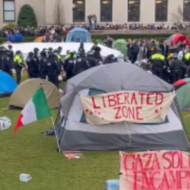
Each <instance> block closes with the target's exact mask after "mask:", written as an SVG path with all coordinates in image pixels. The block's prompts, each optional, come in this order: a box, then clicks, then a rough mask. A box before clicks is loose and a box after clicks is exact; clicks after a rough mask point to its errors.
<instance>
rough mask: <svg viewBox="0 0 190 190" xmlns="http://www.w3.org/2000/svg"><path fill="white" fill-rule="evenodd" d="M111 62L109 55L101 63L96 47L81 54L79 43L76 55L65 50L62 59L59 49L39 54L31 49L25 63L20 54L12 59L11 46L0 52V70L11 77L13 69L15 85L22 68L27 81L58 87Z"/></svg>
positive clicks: (112, 58) (111, 58)
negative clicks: (42, 81) (48, 82)
mask: <svg viewBox="0 0 190 190" xmlns="http://www.w3.org/2000/svg"><path fill="white" fill-rule="evenodd" d="M115 61H116V58H114V56H113V55H112V54H111V55H108V56H107V57H106V58H104V59H102V56H101V48H100V47H99V46H98V45H97V44H96V43H95V44H94V45H93V46H92V48H91V50H90V51H89V52H85V50H84V45H83V43H82V42H81V43H80V46H79V49H78V52H72V51H69V50H68V51H67V54H66V55H64V56H63V55H62V48H61V47H58V49H54V50H53V49H52V48H48V49H43V50H42V51H41V52H40V51H39V49H38V48H35V49H34V51H33V52H29V54H28V57H27V59H26V61H25V60H24V59H23V56H22V52H21V51H16V52H15V55H14V53H13V51H12V46H11V45H9V46H8V49H5V48H1V49H0V70H2V71H4V72H6V73H8V74H9V75H11V76H12V71H13V69H14V70H15V71H16V82H17V83H18V84H19V83H20V82H21V72H22V70H23V68H25V67H26V68H27V71H28V77H29V78H41V79H48V80H49V81H50V82H52V83H53V84H54V85H55V86H57V87H59V83H60V81H62V80H68V79H70V78H72V77H73V76H75V75H77V74H79V73H81V72H83V71H85V70H87V69H89V68H92V67H94V66H97V65H101V64H108V63H113V62H115Z"/></svg>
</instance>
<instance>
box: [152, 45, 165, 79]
mask: <svg viewBox="0 0 190 190" xmlns="http://www.w3.org/2000/svg"><path fill="white" fill-rule="evenodd" d="M150 63H151V70H152V73H153V74H154V75H156V76H157V77H159V78H161V79H163V68H164V67H165V57H164V55H162V53H161V49H159V48H157V49H156V52H155V53H154V54H152V55H151V57H150Z"/></svg>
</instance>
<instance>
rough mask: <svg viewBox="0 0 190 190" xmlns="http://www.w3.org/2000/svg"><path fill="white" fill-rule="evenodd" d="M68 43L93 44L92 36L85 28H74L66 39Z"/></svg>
mask: <svg viewBox="0 0 190 190" xmlns="http://www.w3.org/2000/svg"><path fill="white" fill-rule="evenodd" d="M66 42H92V40H91V35H90V33H89V32H88V30H86V29H84V28H73V29H72V30H70V31H69V33H68V34H67V37H66Z"/></svg>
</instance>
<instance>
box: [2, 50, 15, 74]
mask: <svg viewBox="0 0 190 190" xmlns="http://www.w3.org/2000/svg"><path fill="white" fill-rule="evenodd" d="M1 70H2V71H4V72H6V73H7V74H9V75H11V76H12V60H11V58H10V57H9V52H8V50H3V51H2V55H1Z"/></svg>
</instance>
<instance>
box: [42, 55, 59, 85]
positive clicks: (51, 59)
mask: <svg viewBox="0 0 190 190" xmlns="http://www.w3.org/2000/svg"><path fill="white" fill-rule="evenodd" d="M45 70H46V73H47V76H48V80H49V81H50V82H52V83H53V84H54V85H55V86H57V87H59V81H58V76H59V74H60V71H59V68H58V66H57V59H55V55H54V54H53V53H52V52H49V56H48V58H47V62H46V65H45Z"/></svg>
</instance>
